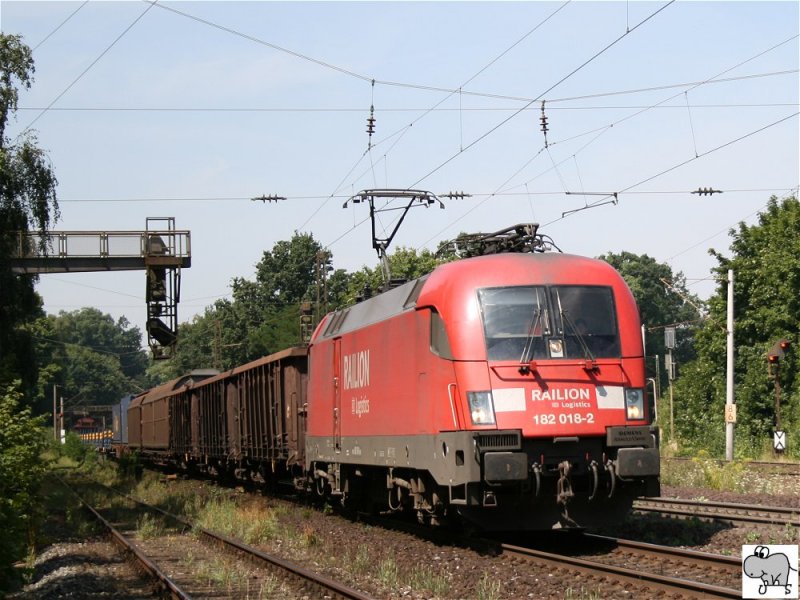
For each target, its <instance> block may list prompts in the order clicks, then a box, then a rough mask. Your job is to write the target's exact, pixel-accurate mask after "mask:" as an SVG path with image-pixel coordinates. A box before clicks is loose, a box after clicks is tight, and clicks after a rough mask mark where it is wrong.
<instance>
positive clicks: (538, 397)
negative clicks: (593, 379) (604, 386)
mask: <svg viewBox="0 0 800 600" xmlns="http://www.w3.org/2000/svg"><path fill="white" fill-rule="evenodd" d="M590 399H591V396H590V394H589V390H588V389H582V390H578V389H575V388H570V389H552V390H533V391H532V392H531V400H532V401H534V402H541V401H546V402H549V401H553V400H554V401H556V402H558V401H560V402H564V401H565V400H571V401H575V400H590Z"/></svg>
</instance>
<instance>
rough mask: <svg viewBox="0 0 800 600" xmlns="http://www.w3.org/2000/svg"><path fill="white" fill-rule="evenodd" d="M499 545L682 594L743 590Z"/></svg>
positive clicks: (540, 559) (526, 555) (534, 557)
mask: <svg viewBox="0 0 800 600" xmlns="http://www.w3.org/2000/svg"><path fill="white" fill-rule="evenodd" d="M500 547H501V548H502V550H503V551H504V552H506V553H509V554H510V555H517V556H521V557H524V558H527V559H532V560H535V561H537V562H541V563H545V564H547V565H551V566H553V567H560V568H564V567H565V566H568V567H571V568H573V569H576V570H578V571H581V572H583V573H587V574H597V573H598V572H601V573H605V574H607V575H611V576H612V577H614V578H616V579H618V580H621V581H625V582H629V583H636V584H645V585H648V586H650V587H653V588H657V589H659V590H664V591H667V592H670V593H675V592H676V591H678V592H681V593H689V594H694V595H697V596H699V597H703V598H709V597H713V598H741V597H742V592H741V590H735V589H732V588H726V587H721V586H716V585H710V584H707V583H700V582H698V581H691V580H689V579H680V578H678V577H671V576H669V575H659V574H657V573H646V572H643V571H636V570H634V569H629V568H627V567H619V566H616V565H610V564H607V563H601V562H595V561H591V560H586V559H583V558H576V557H574V556H566V555H564V554H557V553H551V552H544V551H542V550H534V549H532V548H523V547H521V546H514V545H510V544H501V545H500Z"/></svg>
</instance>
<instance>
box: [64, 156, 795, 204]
mask: <svg viewBox="0 0 800 600" xmlns="http://www.w3.org/2000/svg"><path fill="white" fill-rule="evenodd" d="M572 158H573V156H570V157H568V158H567V159H565V160H564V161H562V163H563V162H566V161H567V160H570V159H572ZM559 164H560V163H559ZM549 170H552V169H549ZM786 189H787V188H786V187H772V188H747V189H727V188H726V189H724V190H722V191H723V192H725V193H726V194H736V193H753V192H780V191H783V190H786ZM692 191H694V190H689V189H680V190H636V192H631V193H635V194H636V195H646V194H660V195H686V194H691V193H692ZM618 193H619V194H620V195H622V194H623V193H628V192H618ZM563 194H564V190H543V191H538V192H532V191H529V190H528V191H524V192H510V191H501V192H470V195H471V196H473V197H480V196H509V197H513V196H560V195H563ZM351 196H352V194H336V195H333V196H331V195H328V196H320V195H316V196H288V197H287V200H295V201H300V200H325V199H326V198H343V199H346V198H350V197H351ZM219 201H226V202H229V201H247V202H251V201H252V198H250V197H246V196H241V197H236V198H215V197H207V198H204V197H185V198H165V197H153V198H59V200H58V202H59V204H61V203H64V202H66V203H78V202H109V203H114V202H159V203H162V202H219Z"/></svg>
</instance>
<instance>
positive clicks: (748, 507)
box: [633, 498, 800, 527]
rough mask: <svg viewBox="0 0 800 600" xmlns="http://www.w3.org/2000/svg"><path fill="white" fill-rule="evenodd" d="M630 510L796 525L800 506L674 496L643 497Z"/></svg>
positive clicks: (741, 521) (743, 521)
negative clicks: (702, 499)
mask: <svg viewBox="0 0 800 600" xmlns="http://www.w3.org/2000/svg"><path fill="white" fill-rule="evenodd" d="M633 508H634V510H638V511H643V512H659V513H664V514H673V515H678V516H690V517H703V518H709V519H716V520H718V521H727V522H730V523H737V522H740V523H765V524H770V525H786V524H789V525H793V526H795V527H800V508H790V507H785V506H762V505H758V504H736V503H731V502H706V501H701V500H681V499H678V498H646V499H638V500H635V501H634V503H633Z"/></svg>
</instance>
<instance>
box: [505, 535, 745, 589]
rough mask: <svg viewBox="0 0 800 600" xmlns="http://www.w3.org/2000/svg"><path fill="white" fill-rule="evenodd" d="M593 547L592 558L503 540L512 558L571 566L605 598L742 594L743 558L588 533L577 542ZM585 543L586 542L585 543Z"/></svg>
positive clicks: (543, 563) (507, 556)
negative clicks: (507, 542) (513, 543)
mask: <svg viewBox="0 0 800 600" xmlns="http://www.w3.org/2000/svg"><path fill="white" fill-rule="evenodd" d="M580 542H584V543H585V544H588V545H589V546H590V547H593V548H594V550H593V552H594V553H593V554H591V555H590V557H589V558H587V553H586V552H584V551H582V552H581V555H582V556H574V555H572V554H571V553H565V552H564V551H544V550H540V549H535V548H528V547H522V546H516V545H510V544H501V546H500V547H501V549H502V552H503V556H504V557H505V558H506V559H508V560H511V561H523V560H524V561H532V562H534V563H536V564H540V565H544V566H546V567H547V568H549V569H570V570H572V571H574V572H576V574H580V575H581V578H582V579H586V580H588V583H589V585H590V586H591V587H592V588H594V589H597V590H598V591H599V592H600V593H601V594H602V595H603V597H609V598H612V597H620V596H621V595H622V594H625V595H626V596H630V597H637V596H641V597H653V596H655V595H660V596H661V597H664V596H666V597H679V598H687V597H688V598H741V595H742V592H741V560H739V559H736V558H732V557H728V556H720V555H716V554H706V553H703V552H695V551H691V550H683V549H679V548H672V547H668V546H657V545H654V544H646V543H643V542H632V541H629V540H620V539H615V538H609V537H603V536H596V535H590V534H585V535H584V536H583V537H582V538H580V540H579V541H578V543H580ZM585 544H584V545H585Z"/></svg>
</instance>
